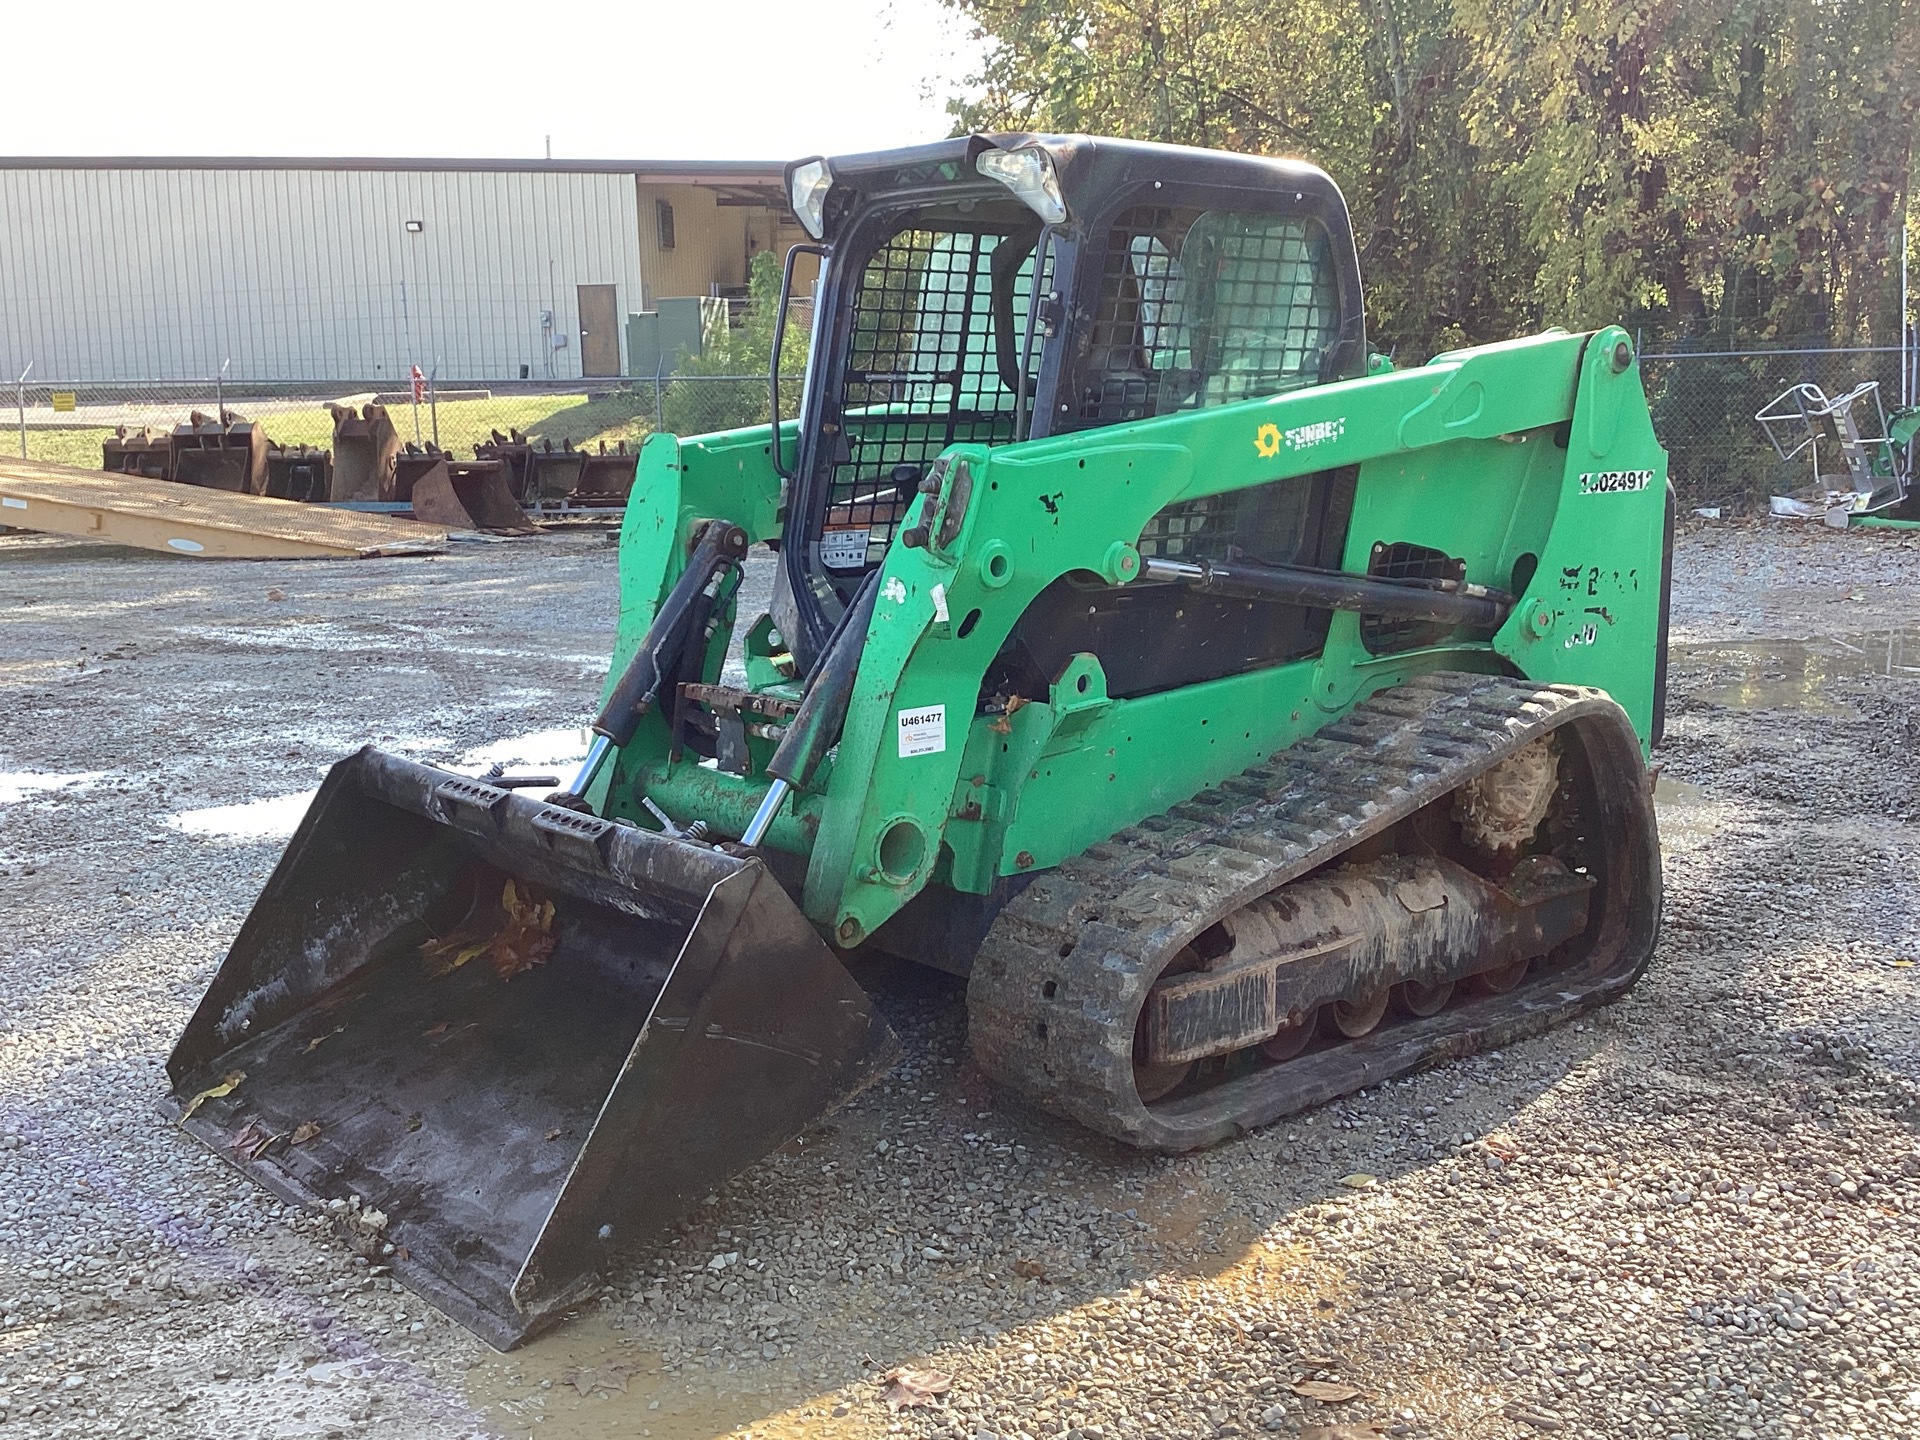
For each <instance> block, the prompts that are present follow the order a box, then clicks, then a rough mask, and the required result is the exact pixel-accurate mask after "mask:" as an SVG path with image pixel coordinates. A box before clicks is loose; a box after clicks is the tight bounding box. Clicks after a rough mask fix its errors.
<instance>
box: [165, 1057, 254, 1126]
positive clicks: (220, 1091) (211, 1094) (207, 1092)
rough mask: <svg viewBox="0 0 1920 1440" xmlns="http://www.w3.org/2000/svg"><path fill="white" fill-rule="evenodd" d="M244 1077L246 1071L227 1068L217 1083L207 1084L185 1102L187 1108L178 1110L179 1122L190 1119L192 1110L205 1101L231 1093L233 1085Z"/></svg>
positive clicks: (183, 1122) (184, 1122) (182, 1122)
mask: <svg viewBox="0 0 1920 1440" xmlns="http://www.w3.org/2000/svg"><path fill="white" fill-rule="evenodd" d="M246 1078H247V1072H246V1071H244V1070H229V1071H228V1072H227V1073H226V1074H225V1075H224V1076H222V1077H221V1080H220V1083H219V1084H218V1085H209V1086H208V1087H207V1088H206V1089H204V1090H202V1091H201V1092H200V1093H199V1094H198V1095H196V1096H194V1097H193V1099H191V1100H189V1101H188V1102H187V1108H186V1109H185V1110H182V1111H181V1112H180V1123H181V1124H182V1125H184V1124H186V1123H187V1121H189V1120H191V1119H192V1118H193V1112H194V1111H196V1110H198V1109H199V1108H200V1107H201V1106H202V1105H204V1104H206V1103H207V1101H209V1100H218V1099H219V1098H220V1097H221V1096H222V1095H231V1094H232V1093H233V1092H234V1087H236V1086H237V1085H239V1083H240V1082H241V1081H242V1080H244V1079H246Z"/></svg>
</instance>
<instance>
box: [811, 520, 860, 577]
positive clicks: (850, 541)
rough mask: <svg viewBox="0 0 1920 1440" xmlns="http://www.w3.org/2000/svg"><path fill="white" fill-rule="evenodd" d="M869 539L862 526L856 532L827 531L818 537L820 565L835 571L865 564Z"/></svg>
mask: <svg viewBox="0 0 1920 1440" xmlns="http://www.w3.org/2000/svg"><path fill="white" fill-rule="evenodd" d="M869 538H871V537H870V536H869V535H868V533H867V529H866V527H865V526H864V525H863V526H861V527H860V528H859V529H857V530H829V531H827V532H826V533H825V534H824V535H822V536H821V537H820V563H821V564H822V565H826V566H830V567H831V568H833V569H835V570H851V569H853V568H854V567H855V566H859V565H864V564H866V563H867V541H868V539H869Z"/></svg>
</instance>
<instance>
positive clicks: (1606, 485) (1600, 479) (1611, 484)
mask: <svg viewBox="0 0 1920 1440" xmlns="http://www.w3.org/2000/svg"><path fill="white" fill-rule="evenodd" d="M1652 483H1653V472H1652V471H1651V470H1596V471H1594V472H1593V473H1592V474H1590V475H1582V476H1581V477H1580V493H1581V494H1582V495H1631V494H1633V493H1634V492H1636V491H1639V490H1644V489H1646V488H1647V486H1649V485H1651V484H1652Z"/></svg>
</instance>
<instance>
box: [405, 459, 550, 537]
mask: <svg viewBox="0 0 1920 1440" xmlns="http://www.w3.org/2000/svg"><path fill="white" fill-rule="evenodd" d="M430 453H431V454H432V463H431V464H429V465H427V466H426V468H425V470H424V471H423V472H420V473H418V474H417V475H410V474H409V473H408V470H409V465H408V462H409V461H410V460H411V461H418V460H420V459H424V458H426V457H424V456H417V455H402V456H401V457H400V466H401V481H402V485H403V486H404V490H405V493H404V494H401V493H399V492H398V491H396V495H397V498H399V499H403V500H407V501H410V502H411V503H412V505H413V518H414V519H416V520H422V521H425V522H426V523H427V524H429V525H444V526H446V527H447V528H448V529H449V530H492V531H497V532H503V533H506V534H509V535H531V534H533V533H534V530H535V528H536V527H535V525H534V523H533V522H532V521H531V520H529V519H528V518H527V512H526V511H524V510H522V509H521V508H520V506H519V505H518V504H517V503H516V502H515V500H514V498H513V492H512V491H510V490H509V489H508V488H507V482H506V480H505V478H503V476H502V474H501V465H500V462H499V461H498V460H466V461H462V460H455V459H454V458H453V457H452V456H450V455H447V454H444V453H441V452H430Z"/></svg>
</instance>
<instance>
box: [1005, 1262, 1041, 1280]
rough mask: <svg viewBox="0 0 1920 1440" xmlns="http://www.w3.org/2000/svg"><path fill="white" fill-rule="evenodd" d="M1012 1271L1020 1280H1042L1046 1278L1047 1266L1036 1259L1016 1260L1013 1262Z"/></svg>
mask: <svg viewBox="0 0 1920 1440" xmlns="http://www.w3.org/2000/svg"><path fill="white" fill-rule="evenodd" d="M1013 1273H1014V1274H1016V1275H1018V1276H1019V1277H1020V1278H1021V1279H1022V1280H1044V1279H1046V1278H1047V1267H1046V1266H1044V1265H1042V1264H1041V1263H1040V1262H1039V1261H1038V1260H1016V1261H1014V1262H1013Z"/></svg>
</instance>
